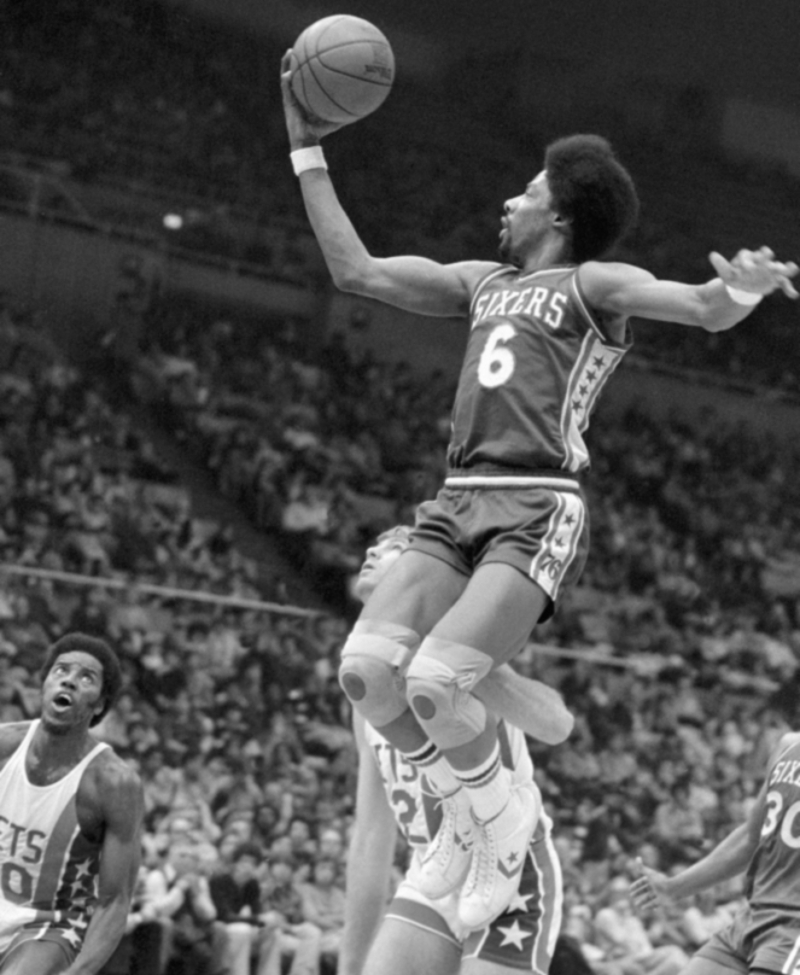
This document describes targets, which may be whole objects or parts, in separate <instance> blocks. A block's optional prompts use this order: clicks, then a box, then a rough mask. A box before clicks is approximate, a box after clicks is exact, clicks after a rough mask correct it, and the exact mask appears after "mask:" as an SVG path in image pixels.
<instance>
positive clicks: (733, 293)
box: [725, 284, 764, 305]
mask: <svg viewBox="0 0 800 975" xmlns="http://www.w3.org/2000/svg"><path fill="white" fill-rule="evenodd" d="M725 290H726V291H727V292H728V295H729V296H730V298H731V300H733V301H735V302H736V304H737V305H757V304H758V303H759V301H761V299H762V298H763V297H764V295H757V294H755V293H754V292H752V291H742V290H741V288H732V287H731V286H730V285H729V284H726V285H725Z"/></svg>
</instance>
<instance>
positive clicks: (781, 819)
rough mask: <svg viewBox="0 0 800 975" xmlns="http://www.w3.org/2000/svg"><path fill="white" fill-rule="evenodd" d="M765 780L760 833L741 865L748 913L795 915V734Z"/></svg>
mask: <svg viewBox="0 0 800 975" xmlns="http://www.w3.org/2000/svg"><path fill="white" fill-rule="evenodd" d="M766 783H767V787H766V788H767V794H766V812H765V814H764V819H763V822H762V826H761V836H760V839H759V842H758V847H757V848H756V852H755V853H754V854H753V857H752V859H751V861H750V864H749V866H748V868H747V880H746V894H747V899H748V901H749V902H750V906H751V908H752V911H753V914H754V916H758V915H761V914H762V912H766V913H767V914H769V913H772V912H776V913H777V914H778V916H779V917H783V918H786V916H787V915H789V916H792V917H795V918H798V919H800V900H798V896H797V891H798V883H800V734H795V735H791V736H790V737H789V738H788V739H787V740H786V741H785V743H784V744H783V746H782V747H781V749H780V751H779V752H778V754H777V756H776V757H775V759H774V760H773V761H772V763H771V764H770V767H769V770H768V772H767V777H766ZM762 920H766V918H764V917H762Z"/></svg>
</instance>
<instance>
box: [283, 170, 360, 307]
mask: <svg viewBox="0 0 800 975" xmlns="http://www.w3.org/2000/svg"><path fill="white" fill-rule="evenodd" d="M300 187H301V189H302V191H303V202H304V203H305V208H306V213H307V215H308V220H309V223H310V224H311V228H312V230H313V231H314V236H315V237H316V238H317V242H318V243H319V246H320V249H321V250H322V256H323V257H324V258H325V263H326V265H327V267H328V270H329V271H330V274H331V278H332V279H333V283H334V284H335V285H336V287H337V288H339V289H340V290H342V291H353V292H358V293H363V291H364V288H365V280H366V273H367V266H368V264H369V262H370V260H371V258H370V255H369V252H368V251H367V249H366V247H365V246H364V244H363V242H362V240H361V238H360V237H359V236H358V234H357V233H356V230H355V227H354V226H353V224H352V222H351V221H350V218H349V217H348V216H347V214H346V213H345V211H344V208H343V207H342V205H341V203H340V202H339V198H338V196H337V195H336V190H335V189H334V187H333V183H332V182H331V180H330V177H329V176H328V173H327V171H326V170H324V169H309V170H307V171H306V172H304V173H302V174H301V176H300Z"/></svg>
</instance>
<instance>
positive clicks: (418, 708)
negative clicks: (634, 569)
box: [407, 562, 550, 928]
mask: <svg viewBox="0 0 800 975" xmlns="http://www.w3.org/2000/svg"><path fill="white" fill-rule="evenodd" d="M549 598H550V597H549V596H548V595H547V593H545V592H544V590H543V589H541V588H540V587H539V586H538V585H537V584H536V583H534V582H533V581H532V580H531V579H530V578H528V577H527V576H525V575H523V574H522V573H521V572H520V571H519V570H518V569H517V568H515V567H514V566H511V565H508V564H505V563H502V562H489V563H485V564H484V565H481V566H479V567H478V569H476V571H475V573H474V575H473V576H472V578H471V579H470V581H469V583H468V584H467V586H466V589H465V591H464V594H463V595H462V597H461V598H460V599H459V600H458V601H457V602H456V603H455V604H454V605H453V607H452V608H451V609H450V610H449V611H448V612H447V613H446V614H445V615H444V616H443V617H442V619H441V620H440V621H439V623H437V624H436V626H435V627H434V628H433V630H432V631H431V634H430V636H429V637H427V638H426V639H425V640H424V641H423V642H422V644H421V646H420V649H419V651H418V652H417V654H416V655H415V657H414V659H413V660H412V662H411V664H410V666H409V669H408V673H407V694H408V699H409V702H410V704H411V707H412V708H413V711H414V714H415V716H416V717H417V719H418V720H419V722H420V725H421V726H422V728H423V729H424V731H425V732H427V734H428V736H429V738H430V739H431V741H432V742H434V743H435V745H436V746H438V748H439V750H440V751H441V753H442V754H443V756H444V758H445V759H446V764H447V765H448V766H449V768H450V769H452V772H453V775H454V778H455V780H456V782H457V783H458V784H460V785H461V786H462V789H461V790H460V791H459V792H457V793H454V796H453V802H454V803H455V804H456V805H457V808H456V809H455V810H453V809H452V808H451V809H450V810H449V817H448V820H447V825H451V826H452V825H455V827H456V834H457V837H456V839H453V838H451V836H449V835H448V832H447V831H445V830H441V831H440V837H439V842H438V843H436V844H433V845H432V849H431V853H430V857H431V858H433V857H437V856H438V858H439V859H438V861H437V860H434V859H431V861H430V864H431V875H432V877H433V876H436V875H437V874H438V875H441V873H442V871H445V872H447V871H448V869H449V870H450V872H451V873H452V874H453V875H454V876H455V875H456V874H457V873H459V871H460V873H461V876H460V877H459V882H462V881H463V880H464V879H466V881H467V882H466V884H465V887H464V891H463V893H462V897H461V904H460V909H459V913H460V917H461V920H462V922H463V923H464V924H465V925H466V926H467V927H470V928H475V927H480V926H482V925H485V924H487V923H489V921H491V920H492V919H493V918H494V917H496V916H497V915H498V914H499V913H500V912H501V911H502V910H504V908H505V907H506V905H507V904H508V900H509V898H510V897H511V896H512V895H513V893H514V891H515V890H516V887H517V884H518V883H519V871H520V870H521V868H522V863H523V860H524V853H525V850H526V848H527V846H528V843H529V842H530V838H531V836H532V834H533V830H534V828H535V826H536V822H537V819H538V815H539V809H538V808H536V802H535V799H534V796H533V794H532V793H531V792H529V791H527V790H517V789H513V788H512V783H511V775H510V773H509V770H508V768H506V767H505V766H504V765H503V761H502V756H501V754H500V746H499V743H498V737H497V722H496V719H495V718H494V717H493V716H492V715H491V714H489V713H488V712H487V710H486V708H485V707H484V705H483V704H482V703H481V702H480V701H479V700H478V699H477V697H475V696H474V695H473V694H472V690H473V688H474V687H475V685H476V684H477V683H478V682H479V681H480V680H481V679H482V678H483V677H484V676H485V675H486V674H487V673H488V672H489V670H491V669H492V668H493V667H496V666H497V665H499V664H502V663H504V662H506V661H507V660H509V659H511V658H512V657H514V656H516V654H517V653H519V651H520V649H521V648H522V647H523V646H524V644H525V641H526V640H527V639H528V637H529V636H530V633H531V631H532V629H533V627H534V626H535V625H536V623H537V622H538V620H539V619H540V617H541V615H542V613H543V612H544V610H545V607H546V606H547V604H548V600H549ZM465 809H468V810H471V814H472V818H473V819H474V821H475V824H476V828H475V830H474V831H473V832H472V834H471V835H469V837H468V840H469V842H468V843H467V844H465V843H463V842H461V843H459V841H458V838H461V839H462V840H463V838H464V836H463V834H464V832H465V830H464V829H463V828H462V829H458V825H459V821H461V822H463V818H464V816H465ZM475 842H478V845H479V850H478V852H477V853H475V854H474V855H473V854H472V845H473V844H474V843H475ZM478 854H479V855H478ZM453 860H455V861H456V863H457V865H458V869H455V868H452V867H451V866H450V865H451V861H453ZM465 868H466V869H465ZM467 871H469V876H468V875H467ZM432 877H431V879H432ZM426 882H427V878H426ZM454 886H455V885H454ZM451 889H452V888H451ZM426 892H427V890H426ZM435 893H436V895H437V896H442V894H441V892H440V891H438V890H436V891H435Z"/></svg>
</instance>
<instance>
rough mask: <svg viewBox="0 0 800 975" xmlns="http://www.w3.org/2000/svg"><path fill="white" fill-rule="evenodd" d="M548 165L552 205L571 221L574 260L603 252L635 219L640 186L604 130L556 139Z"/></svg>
mask: <svg viewBox="0 0 800 975" xmlns="http://www.w3.org/2000/svg"><path fill="white" fill-rule="evenodd" d="M544 166H545V172H546V173H547V184H548V186H549V188H550V197H551V206H552V209H553V210H554V211H555V212H556V213H558V214H560V215H561V216H562V217H564V218H565V219H566V220H568V221H569V224H570V228H571V232H572V259H573V260H574V261H575V262H577V263H579V264H580V263H582V262H583V261H591V260H595V259H596V258H600V257H602V256H603V255H604V254H606V253H607V252H608V251H609V250H610V249H611V248H612V247H613V246H614V245H615V244H616V243H618V242H619V241H620V240H622V238H623V237H624V236H625V235H626V234H627V233H628V232H629V231H630V230H631V228H632V227H633V226H634V224H635V223H636V220H637V219H638V216H639V197H638V195H637V193H636V187H635V186H634V183H633V180H632V179H631V176H630V173H629V172H628V171H627V169H625V167H624V166H623V165H622V163H620V162H619V160H618V159H617V157H616V155H615V154H614V150H613V149H612V148H611V145H610V144H609V143H608V142H607V141H606V139H604V138H602V136H599V135H570V136H566V137H564V138H563V139H557V140H556V141H555V142H552V143H550V145H549V146H548V147H547V149H546V151H545V161H544Z"/></svg>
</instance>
